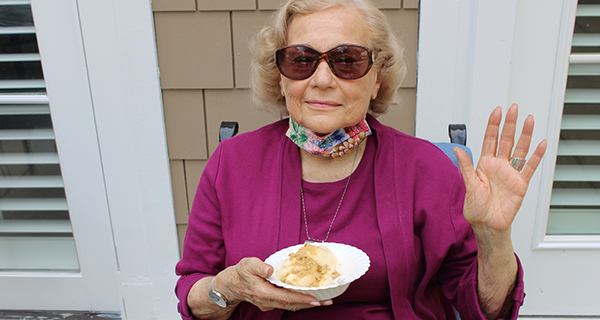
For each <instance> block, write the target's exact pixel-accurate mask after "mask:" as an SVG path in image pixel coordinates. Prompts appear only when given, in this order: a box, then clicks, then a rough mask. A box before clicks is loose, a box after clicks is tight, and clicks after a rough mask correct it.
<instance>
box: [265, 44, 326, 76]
mask: <svg viewBox="0 0 600 320" xmlns="http://www.w3.org/2000/svg"><path fill="white" fill-rule="evenodd" d="M276 57H277V67H278V68H279V71H280V72H281V73H282V74H283V75H284V76H286V77H288V78H290V79H294V80H302V79H306V78H308V77H310V76H311V75H312V74H313V73H314V72H315V69H316V68H315V67H316V65H317V61H318V60H319V52H317V51H316V50H314V49H311V48H309V47H306V46H291V47H285V48H283V49H279V50H277V55H276Z"/></svg>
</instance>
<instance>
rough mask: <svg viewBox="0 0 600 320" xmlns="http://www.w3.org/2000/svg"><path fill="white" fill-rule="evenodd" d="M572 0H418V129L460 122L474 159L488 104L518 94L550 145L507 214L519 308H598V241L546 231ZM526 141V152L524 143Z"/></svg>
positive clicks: (428, 131) (528, 311) (430, 132)
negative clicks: (522, 292)
mask: <svg viewBox="0 0 600 320" xmlns="http://www.w3.org/2000/svg"><path fill="white" fill-rule="evenodd" d="M575 8H576V0H561V1H547V0H526V1H478V0H466V1H444V0H428V1H421V7H420V34H419V68H418V70H419V75H418V83H417V123H416V134H417V136H420V137H425V138H427V139H430V140H433V141H447V140H448V138H447V125H448V123H449V122H450V123H465V124H467V132H468V145H469V146H470V147H471V148H472V149H473V155H474V158H475V161H477V159H478V157H479V154H480V152H481V143H482V138H483V132H484V128H485V124H486V122H487V117H488V115H489V113H490V112H491V111H492V110H493V109H494V108H495V107H496V106H497V105H500V106H502V107H503V108H504V111H506V108H507V107H508V106H509V105H510V104H511V103H513V102H516V103H519V106H520V108H519V111H520V121H519V127H520V126H521V125H522V123H523V120H524V119H525V116H526V115H527V114H533V115H534V116H535V119H536V129H535V132H534V136H533V141H534V143H536V144H537V143H538V142H539V141H541V140H542V139H544V138H546V139H548V142H549V144H548V151H547V154H546V156H545V157H544V160H543V161H542V163H541V165H540V168H539V169H538V172H536V174H535V175H534V176H533V178H532V180H531V183H530V187H529V191H528V194H527V197H526V199H525V201H524V203H523V206H522V208H521V211H520V212H519V215H518V216H517V218H516V220H515V222H514V223H513V229H512V235H513V244H514V247H515V251H516V252H517V254H519V257H520V258H521V260H522V262H523V265H524V267H525V289H526V292H527V297H526V299H525V304H524V306H523V307H522V308H521V315H523V316H522V317H526V316H533V315H548V316H569V315H578V316H587V317H589V318H594V317H596V318H600V317H599V316H600V305H599V304H598V301H600V293H599V292H598V287H599V286H600V278H598V276H597V272H596V269H597V265H598V264H599V263H600V250H598V248H599V246H598V242H597V241H595V239H593V238H590V237H588V238H586V237H574V238H570V239H569V238H566V237H561V238H557V237H547V236H545V230H546V222H547V215H548V209H549V201H550V192H551V185H552V177H553V176H554V162H555V159H556V152H557V148H558V130H559V125H560V120H561V113H562V101H563V100H564V88H565V83H566V72H567V67H568V53H569V50H570V41H571V34H572V32H573V29H572V28H573V21H574V15H575ZM532 151H533V150H531V151H530V152H532Z"/></svg>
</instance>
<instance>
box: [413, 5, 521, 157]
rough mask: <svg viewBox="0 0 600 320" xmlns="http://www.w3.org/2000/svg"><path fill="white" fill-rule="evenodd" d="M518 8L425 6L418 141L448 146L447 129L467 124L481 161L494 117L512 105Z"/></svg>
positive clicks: (420, 58)
mask: <svg viewBox="0 0 600 320" xmlns="http://www.w3.org/2000/svg"><path fill="white" fill-rule="evenodd" d="M516 3H517V2H516V0H511V1H479V0H464V1H442V0H439V1H438V0H433V1H423V2H422V3H421V8H420V10H421V19H420V30H419V68H418V70H419V71H418V72H419V73H418V83H417V119H416V134H417V136H419V137H423V138H426V139H429V140H432V141H448V124H450V123H465V124H466V125H467V134H468V138H467V144H468V145H469V147H471V149H473V155H474V156H475V160H477V159H478V156H479V153H480V150H481V143H482V137H483V132H484V131H485V124H486V122H487V117H488V115H489V113H490V112H491V111H492V110H493V109H494V108H495V107H496V106H498V105H500V106H503V107H504V106H506V105H507V104H508V103H509V102H508V101H507V97H508V87H509V80H510V61H511V52H512V42H513V35H514V25H515V16H516Z"/></svg>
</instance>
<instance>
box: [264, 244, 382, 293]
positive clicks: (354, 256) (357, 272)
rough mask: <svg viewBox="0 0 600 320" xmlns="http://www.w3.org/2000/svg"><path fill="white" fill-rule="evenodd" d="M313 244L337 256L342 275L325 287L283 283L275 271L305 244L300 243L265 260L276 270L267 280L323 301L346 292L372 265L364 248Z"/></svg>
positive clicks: (339, 270) (338, 267) (338, 270)
mask: <svg viewBox="0 0 600 320" xmlns="http://www.w3.org/2000/svg"><path fill="white" fill-rule="evenodd" d="M312 245H315V246H324V247H327V248H328V249H329V250H331V252H333V254H334V255H335V256H336V257H337V259H338V266H337V268H336V270H337V272H339V273H340V276H339V277H338V278H336V279H334V283H333V284H331V285H329V286H325V287H298V286H293V285H290V284H287V283H283V282H281V281H279V279H277V277H276V276H275V273H276V272H277V268H279V265H280V264H281V263H282V262H283V261H284V260H285V259H287V258H288V256H289V254H290V253H295V252H296V251H298V249H300V248H301V247H302V246H304V244H298V245H295V246H292V247H288V248H285V249H281V250H279V251H277V252H275V253H273V254H272V255H271V256H269V257H268V258H267V259H266V260H265V263H268V264H270V265H272V266H273V268H274V270H275V271H274V272H273V274H272V275H271V276H270V277H269V278H267V280H269V281H270V282H271V283H273V284H274V285H276V286H279V287H282V288H286V289H289V290H292V291H295V292H302V293H306V294H310V295H312V296H314V297H316V298H317V299H319V300H320V301H323V300H329V299H332V298H335V297H337V296H339V295H341V294H342V293H344V291H346V289H348V286H349V285H350V283H351V282H352V281H354V280H356V279H358V278H360V277H362V275H363V274H365V273H366V272H367V270H369V267H370V266H371V260H369V256H367V254H366V253H364V252H363V251H362V250H360V249H358V248H355V247H353V246H349V245H347V244H342V243H334V242H325V243H312Z"/></svg>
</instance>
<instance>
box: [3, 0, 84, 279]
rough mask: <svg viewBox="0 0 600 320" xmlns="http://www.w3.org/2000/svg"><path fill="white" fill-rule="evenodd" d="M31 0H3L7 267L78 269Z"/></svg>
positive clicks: (20, 269)
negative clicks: (29, 0)
mask: <svg viewBox="0 0 600 320" xmlns="http://www.w3.org/2000/svg"><path fill="white" fill-rule="evenodd" d="M56 150H57V149H56V143H55V140H54V131H53V128H52V119H51V115H50V106H49V101H48V96H47V95H46V89H45V85H44V77H43V71H42V64H41V61H40V55H39V52H38V47H37V42H36V34H35V27H34V25H33V18H32V14H31V7H30V5H29V2H28V1H22V0H21V1H19V0H12V1H10V0H9V1H2V0H0V272H37V271H43V272H78V271H79V263H78V260H77V253H76V249H75V242H74V239H73V233H72V228H71V222H70V220H69V211H68V206H67V201H66V199H65V192H64V185H63V179H62V176H61V170H60V163H59V158H58V154H57V151H56Z"/></svg>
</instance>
